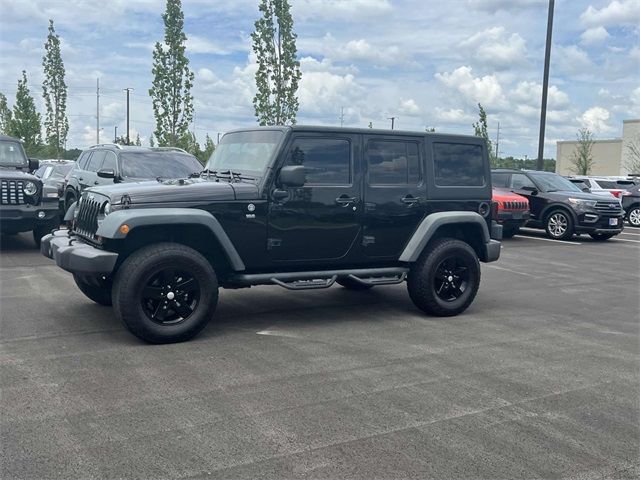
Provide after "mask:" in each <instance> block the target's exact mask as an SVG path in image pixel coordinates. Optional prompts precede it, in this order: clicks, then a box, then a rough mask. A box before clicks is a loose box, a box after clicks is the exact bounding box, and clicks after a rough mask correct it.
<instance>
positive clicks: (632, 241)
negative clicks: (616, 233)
mask: <svg viewBox="0 0 640 480" xmlns="http://www.w3.org/2000/svg"><path fill="white" fill-rule="evenodd" d="M609 241H610V242H629V243H640V240H628V239H626V238H618V237H616V238H612V239H611V240H609Z"/></svg>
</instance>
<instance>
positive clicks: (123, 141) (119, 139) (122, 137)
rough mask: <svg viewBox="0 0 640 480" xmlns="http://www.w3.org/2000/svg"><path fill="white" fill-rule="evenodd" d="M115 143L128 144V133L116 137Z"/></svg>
mask: <svg viewBox="0 0 640 480" xmlns="http://www.w3.org/2000/svg"><path fill="white" fill-rule="evenodd" d="M115 143H116V144H117V145H128V143H127V136H126V135H120V136H119V137H117V138H116V141H115Z"/></svg>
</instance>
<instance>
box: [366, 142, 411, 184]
mask: <svg viewBox="0 0 640 480" xmlns="http://www.w3.org/2000/svg"><path fill="white" fill-rule="evenodd" d="M367 167H368V174H369V185H417V184H418V183H419V182H420V178H421V175H420V156H419V153H418V144H417V143H416V142H398V141H388V140H371V141H369V143H368V145H367Z"/></svg>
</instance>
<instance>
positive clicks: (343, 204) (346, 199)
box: [336, 195, 357, 207]
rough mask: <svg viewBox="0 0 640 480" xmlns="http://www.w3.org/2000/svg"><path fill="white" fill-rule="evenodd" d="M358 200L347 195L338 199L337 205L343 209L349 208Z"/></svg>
mask: <svg viewBox="0 0 640 480" xmlns="http://www.w3.org/2000/svg"><path fill="white" fill-rule="evenodd" d="M356 200H357V198H356V197H349V196H347V195H340V196H339V197H338V198H336V203H337V204H338V205H340V206H341V207H348V206H349V205H351V204H352V203H355V202H356Z"/></svg>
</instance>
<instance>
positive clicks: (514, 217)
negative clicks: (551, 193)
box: [498, 210, 530, 226]
mask: <svg viewBox="0 0 640 480" xmlns="http://www.w3.org/2000/svg"><path fill="white" fill-rule="evenodd" d="M529 216H530V215H529V211H528V210H525V211H505V210H499V211H498V222H500V223H501V224H503V225H513V226H522V225H524V224H525V223H527V221H528V220H529Z"/></svg>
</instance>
